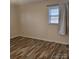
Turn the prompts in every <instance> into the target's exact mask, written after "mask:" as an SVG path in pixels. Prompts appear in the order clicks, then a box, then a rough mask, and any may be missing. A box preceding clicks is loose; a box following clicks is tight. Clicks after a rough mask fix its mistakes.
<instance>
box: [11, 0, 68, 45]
mask: <svg viewBox="0 0 79 59" xmlns="http://www.w3.org/2000/svg"><path fill="white" fill-rule="evenodd" d="M63 2H64V0H48V2H44V3H31V4H23V5H19V7H18V8H16V10H17V12H18V13H17V12H14V13H13V16H14V17H13V18H12V19H11V36H17V35H21V36H25V37H31V38H36V39H41V40H46V41H51V42H58V43H64V44H68V42H69V38H68V35H65V36H60V35H59V34H58V29H59V27H58V25H49V24H48V8H47V5H48V4H55V3H63ZM17 15H18V16H17ZM16 16H17V17H16Z"/></svg>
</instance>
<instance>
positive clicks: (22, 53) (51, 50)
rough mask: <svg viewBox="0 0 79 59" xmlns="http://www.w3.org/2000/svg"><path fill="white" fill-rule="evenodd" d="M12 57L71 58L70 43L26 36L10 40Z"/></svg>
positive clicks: (17, 58)
mask: <svg viewBox="0 0 79 59" xmlns="http://www.w3.org/2000/svg"><path fill="white" fill-rule="evenodd" d="M10 45H11V46H10V58H11V59H69V57H68V49H69V48H68V45H64V44H59V43H54V42H47V41H42V40H37V39H32V38H26V37H21V36H19V37H16V38H13V39H11V40H10Z"/></svg>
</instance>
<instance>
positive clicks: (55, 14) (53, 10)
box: [48, 6, 59, 24]
mask: <svg viewBox="0 0 79 59" xmlns="http://www.w3.org/2000/svg"><path fill="white" fill-rule="evenodd" d="M48 17H49V24H58V23H59V6H49V7H48Z"/></svg>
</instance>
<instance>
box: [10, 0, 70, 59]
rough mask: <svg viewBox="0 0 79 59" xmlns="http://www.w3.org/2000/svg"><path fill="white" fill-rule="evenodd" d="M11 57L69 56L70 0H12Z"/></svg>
mask: <svg viewBox="0 0 79 59" xmlns="http://www.w3.org/2000/svg"><path fill="white" fill-rule="evenodd" d="M10 58H11V59H69V0H11V1H10Z"/></svg>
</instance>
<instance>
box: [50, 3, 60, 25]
mask: <svg viewBox="0 0 79 59" xmlns="http://www.w3.org/2000/svg"><path fill="white" fill-rule="evenodd" d="M51 8H58V9H59V15H57V16H58V17H59V18H58V23H51V22H50V21H51V19H50V18H51V17H52V15H50V9H51ZM53 16H54V15H53ZM55 16H56V15H55ZM59 22H60V6H59V5H58V4H54V5H48V24H59Z"/></svg>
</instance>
